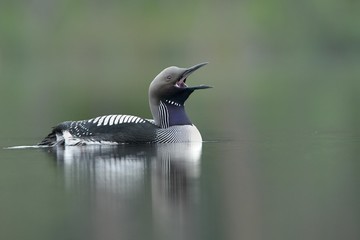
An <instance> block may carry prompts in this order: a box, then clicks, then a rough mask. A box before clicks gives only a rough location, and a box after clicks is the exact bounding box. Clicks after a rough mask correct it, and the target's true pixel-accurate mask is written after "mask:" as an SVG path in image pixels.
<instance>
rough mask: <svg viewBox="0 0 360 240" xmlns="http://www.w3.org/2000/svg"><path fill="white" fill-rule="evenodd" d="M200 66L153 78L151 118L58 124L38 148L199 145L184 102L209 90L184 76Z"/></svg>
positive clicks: (171, 69) (122, 117)
mask: <svg viewBox="0 0 360 240" xmlns="http://www.w3.org/2000/svg"><path fill="white" fill-rule="evenodd" d="M204 65H206V63H201V64H198V65H195V66H193V67H190V68H178V67H169V68H166V69H164V70H163V71H162V72H160V73H159V74H158V75H157V76H156V77H155V79H154V80H153V81H152V82H151V84H150V87H149V105H150V110H151V113H152V116H153V119H145V118H141V117H136V116H131V115H107V116H100V117H96V118H92V119H89V120H82V121H67V122H62V123H60V124H58V125H57V126H55V127H54V128H53V131H52V132H51V133H50V134H49V135H48V136H46V137H45V138H44V139H43V140H42V142H40V143H39V145H40V146H55V145H61V144H62V145H84V144H121V143H176V142H201V141H202V137H201V134H200V132H199V131H198V129H197V128H196V127H195V125H193V124H192V122H191V121H190V120H189V118H188V116H187V114H186V112H185V108H184V102H185V101H186V99H187V98H188V97H189V96H190V94H191V93H192V92H193V91H195V90H197V89H206V88H209V86H205V85H200V86H195V87H188V86H187V85H186V84H185V82H186V79H187V77H188V76H189V75H190V74H191V73H192V72H194V71H195V70H197V69H198V68H200V67H202V66H204Z"/></svg>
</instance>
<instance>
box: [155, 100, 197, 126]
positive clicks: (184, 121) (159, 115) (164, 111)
mask: <svg viewBox="0 0 360 240" xmlns="http://www.w3.org/2000/svg"><path fill="white" fill-rule="evenodd" d="M152 113H153V117H154V120H155V124H156V125H158V126H160V127H161V128H168V127H170V126H175V125H191V124H192V123H191V121H190V119H189V117H188V116H187V114H186V112H185V107H184V105H183V104H179V103H176V102H174V101H172V100H160V102H159V105H158V106H157V107H156V108H152Z"/></svg>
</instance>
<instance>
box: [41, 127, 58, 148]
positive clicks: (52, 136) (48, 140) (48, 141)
mask: <svg viewBox="0 0 360 240" xmlns="http://www.w3.org/2000/svg"><path fill="white" fill-rule="evenodd" d="M55 144H56V133H55V131H54V130H53V131H52V132H51V133H49V134H48V135H47V136H46V137H45V138H44V139H43V140H42V141H41V142H40V143H38V146H49V147H51V146H54V145H55Z"/></svg>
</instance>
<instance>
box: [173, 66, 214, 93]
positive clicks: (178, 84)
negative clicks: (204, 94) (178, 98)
mask: <svg viewBox="0 0 360 240" xmlns="http://www.w3.org/2000/svg"><path fill="white" fill-rule="evenodd" d="M206 64H208V63H207V62H204V63H200V64H196V65H194V66H192V67H189V68H185V69H184V72H183V74H182V75H181V77H180V79H179V80H178V81H176V83H175V86H176V87H178V88H188V89H192V90H196V89H206V88H212V87H210V86H207V85H199V86H194V87H189V86H187V85H186V79H187V77H188V76H189V75H190V74H192V73H193V72H195V71H196V70H198V69H199V68H201V67H202V66H205V65H206Z"/></svg>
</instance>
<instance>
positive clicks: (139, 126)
mask: <svg viewBox="0 0 360 240" xmlns="http://www.w3.org/2000/svg"><path fill="white" fill-rule="evenodd" d="M157 128H158V126H157V125H155V124H153V123H151V122H150V121H148V120H147V119H144V118H140V117H136V116H131V115H107V116H100V117H97V118H92V119H89V120H82V121H67V122H62V123H60V124H59V125H57V126H55V127H54V128H53V131H52V132H51V133H50V134H49V135H48V136H46V137H45V138H44V139H43V140H42V141H41V142H40V143H39V145H40V146H54V145H59V144H65V145H82V144H98V143H110V144H116V143H145V142H153V141H154V140H155V135H156V129H157Z"/></svg>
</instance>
